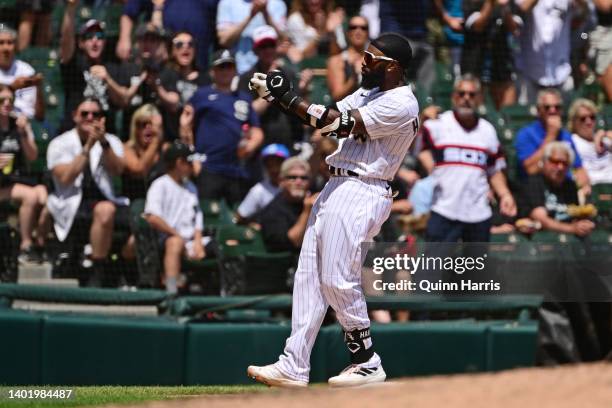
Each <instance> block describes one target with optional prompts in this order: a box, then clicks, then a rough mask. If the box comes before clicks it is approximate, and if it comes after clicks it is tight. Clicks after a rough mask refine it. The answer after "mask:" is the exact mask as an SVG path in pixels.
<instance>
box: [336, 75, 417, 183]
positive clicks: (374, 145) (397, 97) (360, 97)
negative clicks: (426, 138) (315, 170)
mask: <svg viewBox="0 0 612 408" xmlns="http://www.w3.org/2000/svg"><path fill="white" fill-rule="evenodd" d="M337 106H338V109H339V110H340V111H341V112H344V111H348V110H351V109H358V110H359V113H360V114H361V117H362V118H363V123H364V124H365V128H366V130H367V132H368V140H367V142H365V143H364V142H362V141H360V140H358V139H355V138H354V137H353V136H352V135H351V136H350V137H348V138H345V139H340V141H339V145H338V149H337V150H336V151H335V152H334V153H332V154H331V155H330V156H328V157H327V159H326V162H327V164H329V165H331V166H334V167H337V168H340V169H345V170H352V171H354V172H355V173H357V174H359V175H361V176H365V177H372V178H377V179H382V180H392V179H393V177H394V176H395V173H397V170H398V169H399V167H400V165H401V164H402V161H403V160H404V157H405V156H406V153H407V152H408V148H409V147H410V144H411V143H412V141H413V140H414V138H415V136H416V134H417V131H418V128H419V122H418V114H419V104H418V102H417V100H416V98H415V96H414V94H413V93H412V90H411V89H410V87H409V86H402V87H399V88H394V89H391V90H389V91H386V92H381V91H380V90H379V89H378V88H374V89H372V90H366V89H363V88H360V89H358V90H357V91H356V92H354V93H353V94H351V95H349V96H347V97H346V98H344V99H343V100H341V101H340V102H338V103H337Z"/></svg>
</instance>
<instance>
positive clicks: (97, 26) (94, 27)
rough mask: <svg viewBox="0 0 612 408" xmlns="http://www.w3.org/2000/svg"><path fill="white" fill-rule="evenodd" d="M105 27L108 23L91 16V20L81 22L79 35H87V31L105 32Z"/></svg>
mask: <svg viewBox="0 0 612 408" xmlns="http://www.w3.org/2000/svg"><path fill="white" fill-rule="evenodd" d="M105 27H106V24H104V22H103V21H100V20H96V19H94V18H90V19H89V20H87V21H86V22H84V23H83V24H81V28H79V35H80V36H83V35H85V33H88V32H90V31H102V32H104V29H105Z"/></svg>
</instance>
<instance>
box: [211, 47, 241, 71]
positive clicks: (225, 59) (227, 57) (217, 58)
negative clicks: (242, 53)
mask: <svg viewBox="0 0 612 408" xmlns="http://www.w3.org/2000/svg"><path fill="white" fill-rule="evenodd" d="M212 60H213V63H212V66H213V67H216V66H218V65H221V64H226V63H231V64H234V65H235V64H236V59H235V58H234V55H233V54H232V53H231V52H230V50H218V51H217V52H215V53H214V54H213V57H212Z"/></svg>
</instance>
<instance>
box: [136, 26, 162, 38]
mask: <svg viewBox="0 0 612 408" xmlns="http://www.w3.org/2000/svg"><path fill="white" fill-rule="evenodd" d="M146 36H151V37H157V38H159V39H164V38H166V31H165V30H164V29H163V28H160V27H158V26H156V25H155V24H153V23H151V22H149V23H143V24H141V25H139V26H138V28H137V29H136V38H143V37H146Z"/></svg>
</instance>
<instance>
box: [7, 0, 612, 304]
mask: <svg viewBox="0 0 612 408" xmlns="http://www.w3.org/2000/svg"><path fill="white" fill-rule="evenodd" d="M18 3H19V9H18V10H17V11H16V16H17V17H16V21H15V22H13V26H11V24H10V23H11V22H9V21H6V22H0V84H1V85H0V201H9V200H11V201H14V202H17V203H18V204H19V210H18V211H19V215H18V216H19V232H20V236H21V245H20V250H21V255H20V260H21V261H23V262H37V261H40V260H41V259H44V257H45V255H48V254H46V251H45V240H47V239H49V237H50V236H53V237H54V239H56V240H58V241H60V242H64V241H65V240H66V239H67V238H68V237H69V236H70V235H71V234H77V233H78V234H83V235H81V236H82V237H83V238H82V239H81V242H82V243H84V244H85V243H87V244H88V246H89V247H90V251H89V253H88V254H87V257H88V260H89V261H90V263H91V265H92V267H91V268H90V271H89V272H88V276H87V279H86V280H85V283H87V284H89V285H92V286H100V285H102V286H104V285H105V278H104V271H105V270H107V269H108V262H109V254H110V251H111V247H112V245H113V243H112V239H113V231H115V230H116V229H117V228H124V229H125V228H126V227H127V228H128V229H129V221H128V218H129V208H130V207H129V206H130V205H131V204H132V203H134V202H136V201H138V200H144V202H145V207H144V214H145V217H146V220H147V222H148V223H149V224H150V226H151V227H152V228H153V230H155V231H156V232H157V233H158V235H159V241H158V244H159V247H160V248H161V252H162V253H163V257H162V258H163V269H164V274H163V276H162V277H161V280H160V284H161V283H162V282H163V285H165V286H166V288H167V289H168V290H169V291H171V292H175V291H176V290H177V288H178V287H180V286H181V282H180V272H181V258H182V257H187V258H191V259H194V260H201V259H206V258H209V257H211V256H214V251H212V252H211V251H207V249H206V244H208V243H210V241H211V240H212V239H214V237H207V236H205V235H206V234H205V232H206V223H207V220H206V217H205V216H204V215H203V213H202V211H201V210H200V204H201V202H202V201H206V200H224V202H225V203H226V204H227V205H228V206H229V207H230V208H231V209H232V210H233V211H234V222H236V223H238V224H243V225H249V226H251V227H253V228H255V229H256V230H260V231H261V236H262V238H263V240H264V243H265V246H266V249H267V250H268V251H271V252H275V251H287V252H296V251H299V248H300V246H301V241H302V238H303V235H304V231H305V228H306V221H307V219H308V215H309V213H310V210H311V208H312V205H313V203H314V200H315V199H316V197H317V191H320V190H321V189H322V186H323V185H324V183H325V182H326V181H327V180H328V179H329V178H330V174H329V170H328V166H327V163H326V162H325V158H326V157H327V156H329V155H330V154H332V153H333V152H334V150H335V149H336V148H337V146H338V143H337V141H336V140H334V139H328V138H323V137H322V136H321V135H320V134H319V133H318V132H316V131H315V132H312V131H311V130H309V129H307V128H306V127H305V126H304V125H303V124H302V123H301V122H300V121H299V120H295V119H294V118H292V117H291V116H289V115H286V114H285V113H284V112H283V110H282V108H280V107H279V106H278V105H274V104H269V103H267V102H266V101H264V100H262V99H257V98H256V96H254V95H253V94H252V93H251V92H249V90H248V80H249V78H250V77H251V76H252V74H253V73H254V72H267V71H269V70H272V69H279V70H282V71H284V72H285V74H286V75H287V77H289V78H291V80H292V82H293V86H294V88H295V89H296V90H297V92H298V93H299V94H300V95H301V96H303V97H304V98H306V99H309V98H311V99H312V98H315V97H317V96H316V95H315V94H316V92H315V88H316V87H317V86H318V87H321V86H322V87H323V88H324V89H325V91H326V92H325V93H326V94H327V96H326V97H327V98H328V99H327V103H329V104H331V103H333V102H335V101H339V100H341V99H342V98H344V97H345V96H347V95H349V94H351V93H353V92H354V91H355V90H357V89H358V88H359V84H360V81H361V64H362V59H363V55H364V51H365V49H366V47H367V46H368V42H369V39H370V38H373V37H374V36H376V35H378V33H381V32H386V31H395V32H398V33H401V34H403V35H404V36H406V37H407V38H408V39H409V40H410V42H411V45H412V49H413V52H414V64H413V66H412V67H411V69H410V70H409V72H407V78H406V79H407V81H408V82H410V83H411V84H412V86H413V88H414V90H415V92H416V93H417V94H418V95H424V97H419V98H420V102H421V110H422V118H421V121H422V122H423V126H422V127H421V129H422V130H421V135H420V137H419V139H418V140H417V141H416V143H415V146H414V147H413V148H412V150H411V152H410V153H409V156H408V157H406V160H405V165H404V166H403V167H402V169H401V170H400V172H399V173H398V175H397V176H396V177H395V179H394V180H393V181H392V185H393V186H394V189H397V190H398V191H399V192H400V194H399V195H398V196H397V197H396V198H395V204H394V206H393V210H392V217H391V221H390V222H392V223H395V222H396V221H397V220H398V218H401V217H403V216H412V217H422V216H428V217H429V218H428V219H429V221H428V223H427V226H426V228H425V230H424V231H423V232H424V236H425V237H426V238H427V239H429V240H432V241H456V240H459V239H462V240H464V241H481V242H482V241H488V240H489V239H490V236H491V234H492V233H496V232H509V231H513V230H515V229H517V228H518V229H519V230H520V231H523V232H527V233H533V232H534V231H535V229H537V228H542V229H545V230H551V231H557V232H564V233H569V234H575V235H576V236H579V237H584V236H588V235H589V234H590V233H591V231H593V229H594V228H595V227H596V225H595V223H594V222H593V220H592V219H575V218H573V217H572V216H571V215H570V214H568V213H567V211H566V209H567V206H568V205H570V204H584V203H585V202H588V199H589V195H590V194H591V192H592V186H593V185H596V184H606V183H607V184H610V183H612V132H611V131H610V130H608V129H609V127H610V118H607V119H606V118H604V117H602V116H601V114H600V112H601V111H602V109H603V110H604V111H606V112H609V105H606V104H608V103H609V102H610V100H612V48H611V47H612V29H611V27H610V24H611V18H610V17H611V15H612V1H611V0H593V1H590V0H564V1H559V0H463V1H461V0H436V1H433V2H430V1H428V0H362V1H338V2H334V1H331V0H292V1H289V0H285V1H283V0H122V1H118V0H115V1H98V0H96V1H86V0H65V1H59V0H58V1H53V0H49V1H27V2H26V1H24V2H18ZM118 3H122V4H121V7H123V11H122V15H121V17H120V20H119V21H118V24H117V22H111V21H101V20H98V19H95V18H89V17H91V16H89V17H87V18H85V17H83V15H82V13H79V10H81V9H82V7H85V6H89V7H92V8H93V9H96V8H101V7H108V6H109V5H110V4H118ZM57 8H59V9H57ZM54 10H60V11H61V13H56V14H60V15H61V18H60V19H59V20H58V23H59V26H58V27H53V24H52V18H51V15H52V12H53V11H54ZM109 23H115V25H117V26H118V29H117V32H115V33H112V32H110V31H109V29H108V26H109V25H110V24H109ZM432 27H433V28H432ZM435 27H437V28H438V29H436V28H435ZM54 29H56V30H57V32H58V34H59V35H58V37H57V38H58V42H57V44H56V42H55V41H54V40H53V36H51V35H49V34H48V33H49V32H50V31H53V30H54ZM113 36H114V37H113ZM585 36H586V37H585ZM575 38H582V39H584V38H587V39H588V41H587V43H588V47H586V48H584V49H582V50H581V51H584V52H581V53H577V52H575V51H576V50H575V49H574V48H573V44H575V43H576V42H575V41H574V40H575ZM32 46H35V47H50V48H52V49H53V50H54V51H57V59H58V62H59V72H60V75H61V80H62V92H63V98H61V101H63V106H62V108H63V116H62V117H61V120H59V121H58V123H57V124H55V125H56V126H55V127H53V124H51V125H50V126H49V127H48V128H50V129H54V130H55V131H53V132H52V133H53V134H52V135H51V136H52V137H51V141H50V143H49V145H48V148H47V149H46V152H42V151H40V148H39V147H38V146H37V143H36V141H37V139H36V136H35V134H34V131H33V130H32V126H31V125H30V124H31V123H32V121H37V123H46V124H48V121H46V120H45V102H46V95H45V83H46V78H44V77H43V73H42V72H37V71H36V70H35V69H34V68H33V67H32V66H31V65H29V64H28V62H27V61H23V60H21V59H19V52H20V51H21V52H24V51H25V50H27V48H28V47H32ZM444 50H446V51H447V52H448V56H445V54H444V52H443V51H444ZM574 54H580V55H579V56H578V57H575V56H574ZM440 67H442V68H440ZM440 69H442V70H443V72H442V73H440ZM445 75H450V76H451V77H452V78H454V80H453V81H449V80H448V78H444V81H446V82H448V83H452V85H451V89H450V91H449V94H446V95H445V96H443V97H438V96H435V89H436V87H437V86H438V85H439V82H440V81H442V79H440V78H441V77H444V76H445ZM589 75H590V76H591V77H592V78H596V81H599V82H595V83H596V84H597V83H599V84H600V85H601V86H600V88H599V89H597V92H596V93H595V96H594V97H593V96H592V94H591V99H585V98H584V97H580V96H581V95H582V93H581V92H580V90H581V89H583V88H584V87H585V86H586V82H585V81H586V80H585V78H587V77H589ZM317 102H319V103H321V101H317ZM517 103H521V104H523V105H526V106H529V105H534V106H535V109H536V110H537V117H534V118H533V119H534V120H533V122H532V123H523V124H521V125H523V126H520V129H518V130H517V132H516V135H515V136H514V137H513V140H512V144H508V143H505V144H504V143H502V134H501V129H500V127H499V122H498V121H497V120H496V118H497V116H495V114H497V115H500V114H499V113H497V111H498V110H500V109H501V110H502V111H501V112H503V108H504V107H514V106H517ZM430 105H431V106H430ZM437 105H441V106H443V105H446V106H450V109H449V110H448V111H445V112H443V109H441V108H440V107H439V106H437ZM484 105H486V106H487V112H488V113H489V114H491V115H492V116H487V115H484V116H483V115H482V107H483V106H484ZM606 106H608V108H606ZM568 107H569V109H568ZM606 109H608V110H606ZM565 111H568V112H569V114H568V117H567V118H565V114H564V112H565ZM564 119H567V130H566V129H565V128H564ZM606 120H607V122H606ZM509 150H511V151H509ZM509 153H514V154H509ZM41 155H46V168H47V169H48V171H46V172H43V174H38V175H37V174H33V173H32V172H30V171H29V164H28V163H29V162H33V161H34V160H36V159H37V156H41ZM514 156H515V157H516V160H515V161H510V160H509V159H508V158H509V157H514ZM509 169H512V170H516V172H517V174H518V176H517V177H509V176H508V174H509V173H510V172H509V171H508V170H509ZM118 181H119V182H118ZM395 187H397V188H395ZM497 218H502V219H503V220H504V221H503V222H500V223H498V222H496V220H497ZM518 219H530V220H531V221H533V223H529V224H528V227H524V225H525V223H522V224H520V223H519V224H520V225H523V226H522V227H518V226H516V227H515V225H519V224H517V223H516V222H515V221H516V220H518ZM502 224H503V225H504V227H502V228H500V225H502ZM51 225H53V227H54V228H51V227H50V226H51ZM389 231H391V232H389ZM394 231H395V229H394V228H391V229H388V228H383V233H384V236H383V237H382V238H381V239H384V240H389V239H391V240H394V239H395V240H396V239H402V237H403V236H404V235H403V234H402V233H395V232H394ZM134 241H135V239H134V237H133V236H131V235H128V238H127V239H126V241H125V242H122V243H121V246H122V250H121V252H120V253H121V254H122V256H123V257H124V258H126V259H128V260H133V259H134V257H135V256H136V251H135V249H134V245H135V242H134Z"/></svg>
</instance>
